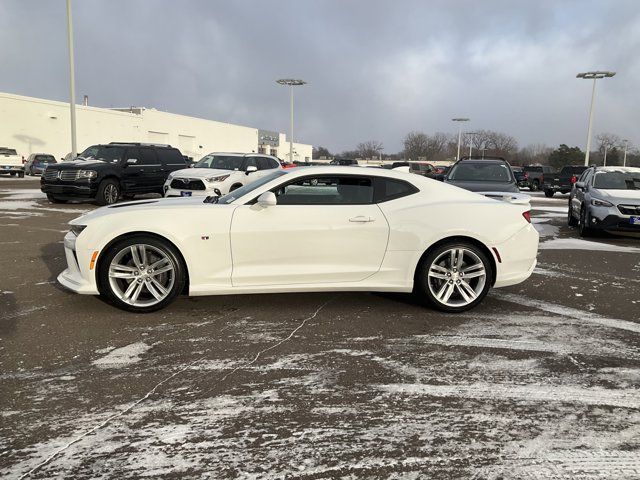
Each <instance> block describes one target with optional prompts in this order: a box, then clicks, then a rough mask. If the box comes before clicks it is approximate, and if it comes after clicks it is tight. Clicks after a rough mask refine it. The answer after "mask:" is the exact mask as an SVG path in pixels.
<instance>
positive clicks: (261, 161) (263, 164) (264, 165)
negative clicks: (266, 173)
mask: <svg viewBox="0 0 640 480" xmlns="http://www.w3.org/2000/svg"><path fill="white" fill-rule="evenodd" d="M256 163H257V166H258V170H269V169H270V168H271V167H270V166H269V159H268V158H265V157H257V158H256Z"/></svg>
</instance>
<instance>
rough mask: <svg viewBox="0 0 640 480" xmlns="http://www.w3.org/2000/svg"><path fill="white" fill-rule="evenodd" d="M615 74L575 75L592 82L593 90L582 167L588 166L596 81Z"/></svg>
mask: <svg viewBox="0 0 640 480" xmlns="http://www.w3.org/2000/svg"><path fill="white" fill-rule="evenodd" d="M615 74H616V72H606V71H600V70H596V71H593V72H584V73H579V74H577V75H576V78H583V79H584V80H593V88H592V89H591V107H589V129H588V130H587V151H586V152H585V155H584V165H585V167H588V166H589V154H590V151H591V127H592V126H593V104H594V102H595V98H596V80H599V79H601V78H610V77H613V76H614V75H615Z"/></svg>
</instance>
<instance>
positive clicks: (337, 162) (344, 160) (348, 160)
mask: <svg viewBox="0 0 640 480" xmlns="http://www.w3.org/2000/svg"><path fill="white" fill-rule="evenodd" d="M329 165H345V166H349V165H358V161H357V160H353V159H352V158H334V159H333V160H331V161H330V162H329Z"/></svg>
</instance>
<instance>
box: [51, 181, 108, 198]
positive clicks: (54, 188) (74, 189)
mask: <svg viewBox="0 0 640 480" xmlns="http://www.w3.org/2000/svg"><path fill="white" fill-rule="evenodd" d="M40 190H41V191H42V192H43V193H48V194H50V195H60V196H63V197H71V198H78V197H81V198H93V197H95V196H96V195H97V193H98V186H97V185H91V184H86V183H85V184H84V185H74V184H71V183H45V182H40Z"/></svg>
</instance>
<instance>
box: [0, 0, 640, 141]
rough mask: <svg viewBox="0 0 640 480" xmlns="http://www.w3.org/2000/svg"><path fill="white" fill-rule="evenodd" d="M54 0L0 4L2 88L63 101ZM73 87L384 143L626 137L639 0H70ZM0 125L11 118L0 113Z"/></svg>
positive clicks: (637, 74)
mask: <svg viewBox="0 0 640 480" xmlns="http://www.w3.org/2000/svg"><path fill="white" fill-rule="evenodd" d="M65 5H66V4H65V1H64V0H1V1H0V91H3V92H9V93H16V94H21V95H29V96H34V97H44V98H48V99H55V100H63V101H66V100H68V98H69V94H68V57H67V44H66V6H65ZM73 20H74V28H75V47H76V49H75V54H76V86H77V95H78V98H79V99H82V95H83V94H88V95H89V98H90V104H91V105H95V106H106V107H109V106H130V105H136V106H146V107H156V108H158V109H161V110H166V111H170V112H175V113H181V114H185V115H193V116H198V117H203V118H210V119H214V120H219V121H226V122H232V123H238V124H242V125H248V126H253V127H258V128H266V129H274V130H279V131H283V132H285V131H287V132H288V129H289V103H288V91H287V89H286V88H285V87H281V86H279V85H277V84H276V83H275V80H276V79H278V78H282V77H295V78H302V79H304V80H306V81H308V82H309V85H307V86H304V87H299V88H298V89H297V90H296V135H295V137H296V140H300V141H301V142H304V143H312V144H314V145H323V146H326V147H328V148H329V149H330V150H331V151H342V150H345V149H352V148H354V147H355V145H356V144H357V143H359V142H362V141H365V140H379V141H382V142H383V144H384V146H385V151H386V152H387V153H393V152H396V151H398V150H400V149H401V148H402V138H403V137H404V135H405V134H406V133H407V132H409V131H412V130H419V131H424V132H427V133H430V132H435V131H450V132H453V131H455V126H453V125H452V122H451V121H450V119H451V118H452V117H455V116H465V117H470V118H471V119H472V122H470V124H469V128H470V129H481V128H484V129H494V130H499V131H503V132H505V133H509V134H511V135H513V136H515V137H516V138H517V139H518V141H519V143H520V145H521V146H524V145H526V144H529V143H546V144H549V145H557V144H559V143H561V142H563V143H569V144H571V145H578V146H581V147H584V144H585V140H586V128H587V120H588V118H587V117H588V108H589V100H590V95H591V82H589V81H585V80H578V79H576V78H575V76H576V73H578V72H580V71H585V70H590V69H607V70H614V71H616V72H618V73H617V75H616V76H615V77H614V78H612V79H605V80H601V81H599V82H598V87H597V88H598V92H597V99H596V117H595V126H594V133H598V132H613V133H617V134H618V135H620V136H622V137H624V138H629V139H630V141H632V142H633V143H634V144H635V145H640V131H639V128H638V127H639V118H638V117H639V114H640V95H639V93H638V91H639V88H638V87H639V80H640V54H639V52H640V1H638V0H629V1H623V0H601V1H585V0H580V1H560V0H553V1H545V0H529V1H525V0H522V1H517V0H470V1H455V0H442V1H437V0H429V1H427V0H422V1H409V0H395V1H391V0H388V1H372V0H359V1H357V0H331V1H329V0H327V1H311V0H308V1H305V0H287V1H284V0H283V1H275V0H254V1H244V0H233V1H231V0H229V1H211V0H209V1H195V0H194V1H190V0H181V1H177V0H172V1H169V0H154V1H151V0H109V1H107V0H74V2H73ZM0 121H2V122H6V121H10V119H4V118H3V119H0Z"/></svg>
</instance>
